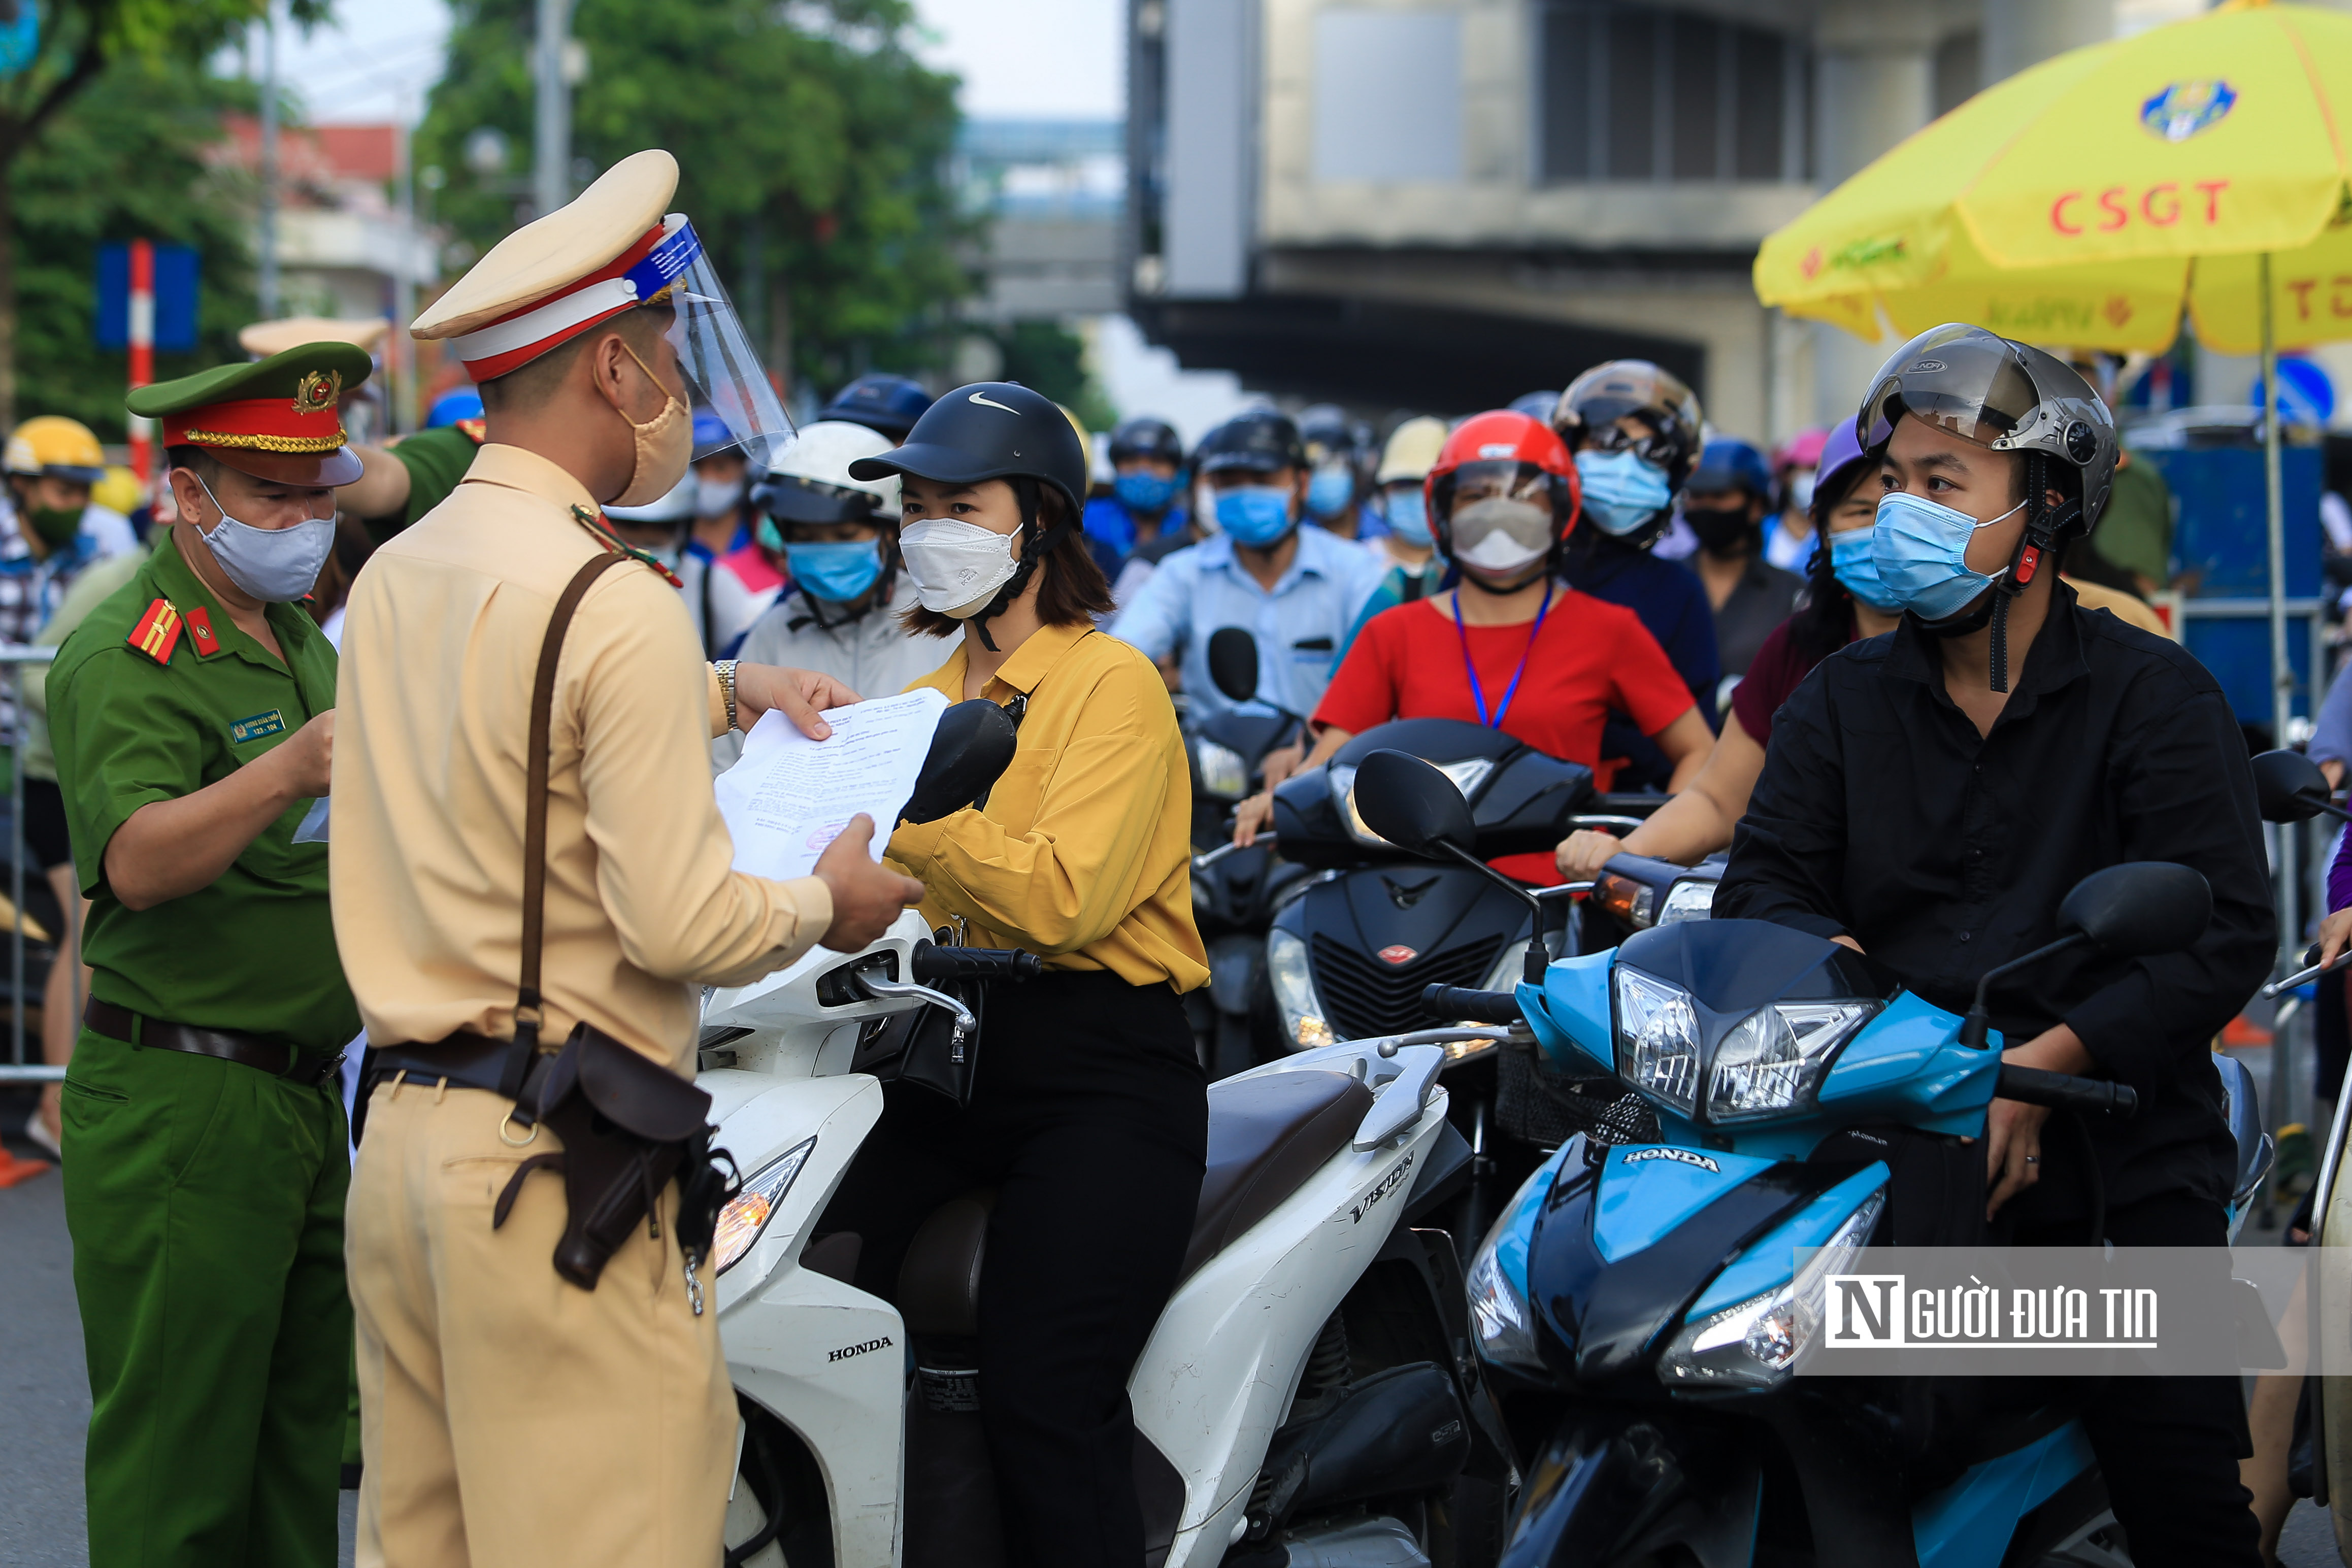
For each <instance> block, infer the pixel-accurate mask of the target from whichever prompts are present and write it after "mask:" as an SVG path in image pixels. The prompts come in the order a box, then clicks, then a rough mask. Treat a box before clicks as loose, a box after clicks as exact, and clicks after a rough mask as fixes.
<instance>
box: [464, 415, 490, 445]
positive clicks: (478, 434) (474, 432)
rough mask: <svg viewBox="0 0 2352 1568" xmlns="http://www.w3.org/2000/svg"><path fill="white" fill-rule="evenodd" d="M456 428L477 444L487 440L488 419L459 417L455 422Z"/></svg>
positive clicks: (488, 434) (488, 431) (488, 433)
mask: <svg viewBox="0 0 2352 1568" xmlns="http://www.w3.org/2000/svg"><path fill="white" fill-rule="evenodd" d="M457 430H458V433H459V434H462V435H464V436H465V437H466V438H467V440H469V441H471V442H472V443H473V444H475V445H477V446H479V445H480V444H482V443H483V442H485V441H487V440H488V439H489V436H490V425H489V422H488V420H482V419H461V420H459V421H458V422H457Z"/></svg>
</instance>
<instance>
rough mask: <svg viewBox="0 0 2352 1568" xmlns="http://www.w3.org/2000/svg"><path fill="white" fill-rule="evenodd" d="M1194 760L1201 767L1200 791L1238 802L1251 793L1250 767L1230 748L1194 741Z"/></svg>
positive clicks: (1213, 742) (1238, 753)
mask: <svg viewBox="0 0 2352 1568" xmlns="http://www.w3.org/2000/svg"><path fill="white" fill-rule="evenodd" d="M1192 756H1193V758H1194V759H1195V760H1196V761H1197V762H1198V763H1199V764H1200V768H1201V789H1202V793H1203V794H1208V795H1213V796H1215V797H1216V798H1217V799H1218V800H1240V799H1241V798H1242V797H1243V796H1244V795H1246V794H1248V793H1249V764H1248V763H1246V762H1244V761H1243V760H1242V754H1241V753H1240V752H1238V751H1235V750H1234V748H1233V747H1230V746H1220V745H1218V744H1217V743H1216V742H1215V741H1213V740H1206V739H1202V740H1195V741H1194V742H1193V743H1192Z"/></svg>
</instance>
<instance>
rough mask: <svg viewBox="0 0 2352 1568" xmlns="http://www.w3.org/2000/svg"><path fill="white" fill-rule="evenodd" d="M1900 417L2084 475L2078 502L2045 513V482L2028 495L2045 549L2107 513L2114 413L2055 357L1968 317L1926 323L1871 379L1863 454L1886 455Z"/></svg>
mask: <svg viewBox="0 0 2352 1568" xmlns="http://www.w3.org/2000/svg"><path fill="white" fill-rule="evenodd" d="M1905 414H1908V415H1910V416H1911V417H1912V418H1914V419H1916V420H1918V421H1920V422H1921V423H1925V424H1932V425H1934V426H1936V427H1937V429H1939V430H1947V431H1949V432H1950V433H1951V434H1954V435H1957V436H1958V437H1959V438H1960V439H1961V440H1963V441H1973V442H1975V443H1976V444H1978V445H1979V446H1987V447H1990V448H1991V449H1992V450H1993V451H1995V452H2021V453H2025V454H2027V455H2034V454H2039V455H2042V457H2044V458H2045V459H2048V460H2050V461H2052V462H2055V463H2062V464H2064V465H2067V466H2068V467H2070V468H2073V469H2074V470H2075V471H2076V472H2077V473H2078V474H2079V475H2080V476H2081V479H2082V485H2081V491H2082V494H2081V497H2080V501H2079V505H2077V504H2075V503H2073V502H2070V503H2068V504H2067V505H2065V506H2061V507H2054V508H2050V509H2048V515H2047V516H2046V517H2042V516H2040V515H2039V514H2041V513H2042V511H2043V510H2044V508H2043V507H2042V502H2041V500H2040V497H2041V495H2042V490H2043V489H2044V488H2046V487H2047V486H2046V485H2045V486H2031V487H2030V488H2029V489H2028V490H2027V492H2026V493H2027V495H2028V496H2030V497H2033V498H2034V507H2033V511H2034V513H2035V514H2036V517H2035V520H2036V521H2037V522H2040V523H2041V524H2042V526H2043V528H2044V530H2045V531H2046V536H2047V538H2046V539H2045V541H2044V543H2045V548H2046V544H2047V542H2048V541H2049V540H2055V539H2063V538H2081V537H2082V536H2083V535H2084V534H2087V533H2089V532H2090V531H2091V529H2092V528H2093V527H2094V526H2095V524H2096V523H2097V522H2098V520H2099V514H2100V513H2102V512H2104V511H2105V510H2106V506H2107V497H2108V495H2109V494H2110V493H2111V492H2112V491H2113V490H2114V488H2115V481H2116V451H2117V449H2118V446H2119V442H2118V440H2117V438H2116V421H2115V416H2114V415H2113V414H2112V413H2108V412H2107V405H2106V404H2105V402H2101V401H2100V399H2099V394H2098V393H2097V392H2095V391H2094V390H2093V389H2092V386H2091V383H2090V382H2086V381H2084V379H2083V377H2082V374H2081V372H2079V371H2076V370H2075V369H2074V367H2073V366H2071V365H2069V364H2067V363H2066V362H2065V361H2063V360H2061V359H2059V358H2057V357H2056V356H2055V355H2053V354H2048V353H2044V352H2043V351H2042V350H2040V349H2037V348H2034V347H2032V345H2031V344H2027V343H2017V342H2012V341H2011V340H2009V339H2007V338H2003V337H2000V336H1998V335H1996V334H1994V333H1991V332H1988V331H1986V330H1985V329H1983V328H1982V327H1971V326H1969V325H1968V324H1967V323H1966V322H1961V321H1954V322H1948V323H1947V324H1945V325H1944V326H1941V327H1936V328H1931V329H1928V330H1927V331H1925V332H1922V333H1920V334H1919V335H1918V336H1917V337H1916V338H1914V339H1912V340H1910V341H1909V342H1907V343H1906V344H1904V345H1903V346H1902V347H1901V348H1899V349H1897V350H1895V352H1894V354H1893V355H1891V356H1890V357H1889V358H1888V359H1887V361H1886V363H1885V364H1884V365H1882V366H1880V367H1879V371H1878V374H1877V375H1876V376H1874V377H1873V378H1872V380H1871V385H1870V395H1869V396H1868V397H1866V398H1864V400H1863V403H1862V410H1861V413H1858V414H1857V415H1856V416H1855V418H1854V434H1855V435H1856V436H1857V437H1859V438H1860V440H1861V442H1862V449H1863V451H1864V452H1865V453H1868V454H1869V455H1873V456H1876V455H1878V454H1880V453H1882V452H1884V451H1885V450H1886V444H1887V442H1888V441H1890V440H1892V439H1893V438H1894V434H1895V421H1896V420H1897V419H1899V418H1901V417H1902V416H1903V415H1905ZM2060 488H2061V489H2063V488H2064V486H2060ZM2030 527H2031V526H2030V525H2029V528H2030Z"/></svg>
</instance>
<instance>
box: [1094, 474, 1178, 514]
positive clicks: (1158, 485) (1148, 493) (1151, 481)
mask: <svg viewBox="0 0 2352 1568" xmlns="http://www.w3.org/2000/svg"><path fill="white" fill-rule="evenodd" d="M1110 491H1111V494H1112V495H1114V496H1117V497H1118V504H1119V505H1120V506H1122V507H1126V508H1127V509H1128V510H1129V511H1130V512H1164V511H1166V510H1167V509H1168V503H1169V502H1171V501H1172V500H1174V499H1175V498H1176V481H1175V480H1173V479H1166V478H1162V477H1161V476H1159V475H1157V474H1154V473H1152V472H1151V471H1150V469H1148V468H1139V469H1137V470H1136V471H1135V472H1134V473H1132V474H1122V475H1120V476H1118V478H1117V479H1115V480H1113V481H1111V486H1110Z"/></svg>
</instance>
